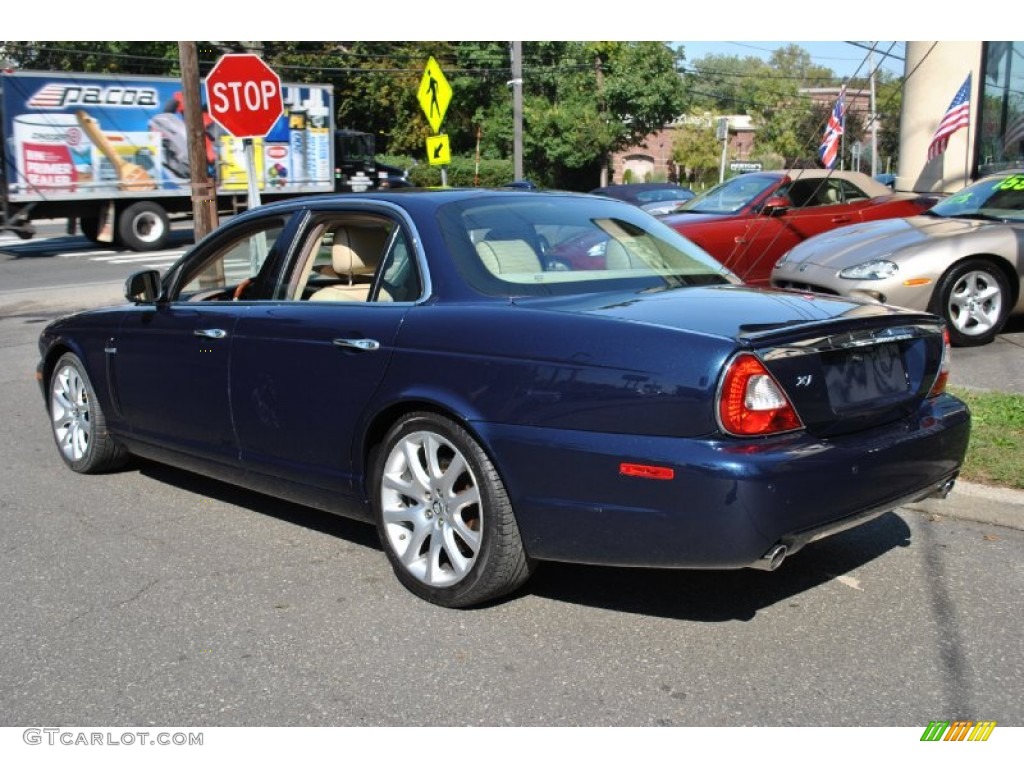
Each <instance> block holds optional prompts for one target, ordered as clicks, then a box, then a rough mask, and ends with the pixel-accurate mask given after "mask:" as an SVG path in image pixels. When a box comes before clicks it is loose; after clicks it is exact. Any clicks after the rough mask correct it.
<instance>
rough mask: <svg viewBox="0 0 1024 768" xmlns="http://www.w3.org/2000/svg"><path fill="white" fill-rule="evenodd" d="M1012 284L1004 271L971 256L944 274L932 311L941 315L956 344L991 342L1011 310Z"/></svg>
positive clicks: (967, 344) (959, 345)
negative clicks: (1007, 279)
mask: <svg viewBox="0 0 1024 768" xmlns="http://www.w3.org/2000/svg"><path fill="white" fill-rule="evenodd" d="M1010 299H1011V297H1010V287H1009V284H1008V283H1007V282H1006V277H1005V276H1004V275H1003V273H1002V271H1001V270H1000V269H999V268H998V267H997V266H996V265H995V264H993V263H992V262H990V261H986V260H984V259H968V260H967V261H964V262H962V263H960V264H957V265H956V266H955V267H953V269H951V270H950V271H949V272H947V273H946V275H945V276H943V278H942V280H941V282H940V283H939V286H938V290H937V291H936V301H937V304H936V305H935V306H933V308H932V311H933V312H935V313H936V314H939V315H942V317H943V318H944V319H945V321H946V324H947V326H948V327H949V339H950V343H952V344H953V346H957V347H976V346H980V345H982V344H988V343H989V342H990V341H992V339H994V338H995V337H996V334H997V333H999V332H1000V331H1001V330H1002V329H1003V325H1005V323H1006V318H1007V315H1008V314H1009V311H1010Z"/></svg>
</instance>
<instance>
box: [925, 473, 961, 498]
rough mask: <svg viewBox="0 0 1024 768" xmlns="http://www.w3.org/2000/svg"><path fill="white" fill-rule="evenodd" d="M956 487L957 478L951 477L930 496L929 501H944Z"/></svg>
mask: <svg viewBox="0 0 1024 768" xmlns="http://www.w3.org/2000/svg"><path fill="white" fill-rule="evenodd" d="M954 485H956V478H955V477H951V478H949V479H948V480H947V481H946V482H944V483H943V484H942V485H940V486H939V487H938V488H936V489H935V490H934V491H932V492H931V494H929V496H928V498H929V499H944V498H946V497H947V496H949V494H950V493H951V492H952V491H953V486H954Z"/></svg>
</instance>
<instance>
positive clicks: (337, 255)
mask: <svg viewBox="0 0 1024 768" xmlns="http://www.w3.org/2000/svg"><path fill="white" fill-rule="evenodd" d="M386 240H387V232H385V231H384V230H383V229H381V228H379V227H339V228H338V229H336V230H334V242H333V245H332V246H331V266H333V267H334V271H335V272H336V273H337V274H338V275H339V276H344V275H348V276H349V278H352V277H353V276H355V275H372V274H373V273H374V271H375V270H376V269H377V264H378V263H379V262H380V256H381V251H383V250H384V243H385V242H386Z"/></svg>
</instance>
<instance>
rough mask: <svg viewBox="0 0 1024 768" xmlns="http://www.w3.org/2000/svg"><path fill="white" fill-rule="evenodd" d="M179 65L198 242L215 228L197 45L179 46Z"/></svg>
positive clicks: (215, 218) (215, 217) (193, 214)
mask: <svg viewBox="0 0 1024 768" xmlns="http://www.w3.org/2000/svg"><path fill="white" fill-rule="evenodd" d="M178 59H179V61H180V62H181V96H182V101H183V102H184V103H183V107H184V110H185V134H186V136H187V137H188V170H189V178H190V180H191V182H192V219H193V223H194V226H195V239H196V242H199V241H200V240H201V239H202V238H204V237H206V235H208V234H209V233H210V232H212V231H213V230H215V229H216V228H217V225H218V224H219V222H218V219H217V190H216V189H215V187H214V183H213V181H211V179H210V174H209V171H208V170H207V167H206V126H204V125H203V108H202V92H201V85H200V83H199V59H198V57H197V55H196V44H195V42H194V41H192V42H179V43H178Z"/></svg>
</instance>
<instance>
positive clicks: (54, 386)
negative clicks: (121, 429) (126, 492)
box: [48, 352, 129, 474]
mask: <svg viewBox="0 0 1024 768" xmlns="http://www.w3.org/2000/svg"><path fill="white" fill-rule="evenodd" d="M48 408H49V412H50V427H51V428H52V431H53V440H54V442H55V443H56V444H57V450H58V452H59V453H60V457H61V458H62V459H63V460H64V463H65V464H67V465H68V467H70V468H71V469H73V470H74V471H75V472H80V473H82V474H95V473H99V472H109V471H110V470H112V469H117V468H119V467H121V466H123V465H124V464H126V463H127V461H128V458H129V455H128V451H127V450H126V449H125V448H124V447H123V446H121V445H120V444H119V443H118V442H117V441H116V440H114V439H113V438H112V437H111V436H110V433H109V432H108V431H107V421H106V418H105V417H104V415H103V410H102V409H101V408H100V402H99V400H98V399H97V398H96V392H95V390H93V387H92V382H90V381H89V376H88V375H87V374H86V372H85V367H84V366H83V365H82V361H81V360H79V359H78V357H77V356H76V355H74V354H71V353H70V352H69V353H67V354H65V355H63V356H62V357H61V358H60V360H58V361H57V365H56V366H54V369H53V374H52V375H51V376H50V386H49V405H48Z"/></svg>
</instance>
